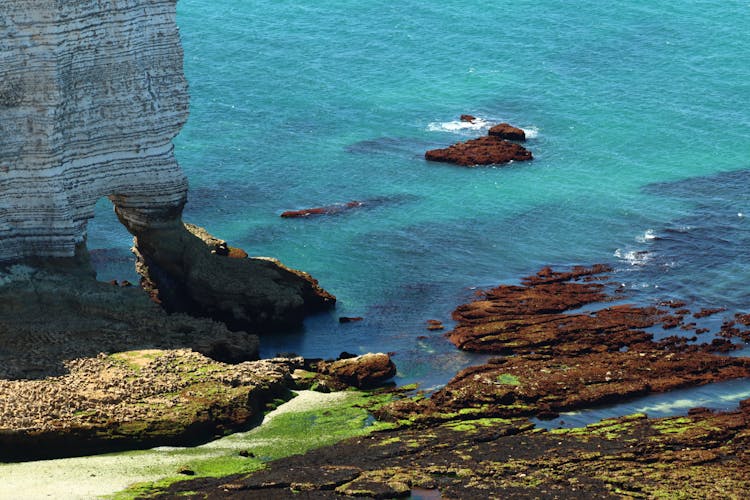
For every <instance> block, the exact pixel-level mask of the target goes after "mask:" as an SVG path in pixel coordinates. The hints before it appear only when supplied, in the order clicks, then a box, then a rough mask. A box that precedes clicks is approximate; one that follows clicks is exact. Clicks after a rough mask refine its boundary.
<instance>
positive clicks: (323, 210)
mask: <svg viewBox="0 0 750 500" xmlns="http://www.w3.org/2000/svg"><path fill="white" fill-rule="evenodd" d="M362 205H364V203H362V202H361V201H350V202H348V203H341V204H337V205H329V206H327V207H316V208H304V209H302V210H287V211H286V212H283V213H282V214H281V216H282V217H284V218H299V217H309V216H311V215H333V214H337V213H340V212H343V211H344V210H348V209H351V208H357V207H361V206H362Z"/></svg>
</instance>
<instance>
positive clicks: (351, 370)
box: [317, 353, 396, 388]
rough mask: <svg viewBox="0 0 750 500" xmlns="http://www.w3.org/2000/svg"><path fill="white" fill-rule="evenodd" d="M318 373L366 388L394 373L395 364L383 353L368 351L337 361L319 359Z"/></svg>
mask: <svg viewBox="0 0 750 500" xmlns="http://www.w3.org/2000/svg"><path fill="white" fill-rule="evenodd" d="M317 371H318V373H322V374H323V375H329V376H331V377H334V378H336V379H338V380H340V381H341V382H343V383H345V384H346V385H350V386H353V387H359V388H366V387H375V386H377V385H380V384H382V383H383V382H385V381H387V380H388V379H391V378H393V376H395V375H396V365H394V364H393V361H391V358H390V356H388V355H387V354H384V353H376V354H373V353H368V354H363V355H362V356H357V357H354V358H345V359H339V360H337V361H320V362H319V363H318V364H317Z"/></svg>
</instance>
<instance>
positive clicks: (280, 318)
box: [134, 223, 336, 332]
mask: <svg viewBox="0 0 750 500" xmlns="http://www.w3.org/2000/svg"><path fill="white" fill-rule="evenodd" d="M135 242H136V243H135V247H134V252H135V253H136V256H137V258H138V262H137V264H136V269H137V270H138V272H139V273H140V274H141V276H142V277H143V280H142V286H143V287H144V288H145V289H146V290H147V291H148V292H149V293H150V294H151V295H152V297H154V298H156V299H157V300H158V301H159V302H160V303H161V304H162V305H163V306H164V307H165V308H166V309H167V310H168V311H171V312H174V311H176V312H185V313H189V314H192V315H196V316H206V317H210V318H213V319H215V320H218V321H222V322H224V323H225V324H227V325H228V326H229V327H230V328H231V329H234V330H246V331H251V332H256V331H261V332H262V331H268V330H272V329H275V328H284V327H292V326H297V325H299V324H300V323H301V322H302V320H303V319H304V317H305V316H306V315H308V314H312V313H315V312H320V311H323V310H326V309H329V308H331V307H333V306H334V305H335V303H336V298H335V297H334V296H333V295H331V294H329V293H328V292H326V291H325V290H323V289H322V288H321V287H320V286H319V285H318V282H317V281H316V280H315V279H314V278H312V277H311V276H310V275H309V274H307V273H304V272H302V271H297V270H295V269H291V268H288V267H286V266H284V265H283V264H281V263H280V262H279V261H278V260H275V259H270V258H258V257H257V258H245V259H241V258H231V257H230V255H221V254H220V253H218V252H217V251H216V249H217V246H220V245H222V244H223V243H224V242H223V241H222V240H219V239H217V238H214V237H213V236H211V235H210V234H209V233H208V232H206V231H205V230H203V229H202V228H200V227H198V226H194V225H191V224H185V225H183V224H182V223H179V224H174V225H173V226H172V227H169V228H159V229H154V230H148V231H142V232H140V233H138V235H137V236H136V238H135Z"/></svg>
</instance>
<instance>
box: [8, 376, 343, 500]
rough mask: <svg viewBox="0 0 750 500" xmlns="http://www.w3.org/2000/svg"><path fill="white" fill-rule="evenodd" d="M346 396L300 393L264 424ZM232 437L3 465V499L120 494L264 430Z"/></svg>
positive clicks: (245, 443)
mask: <svg viewBox="0 0 750 500" xmlns="http://www.w3.org/2000/svg"><path fill="white" fill-rule="evenodd" d="M349 396H350V394H348V393H346V392H334V393H330V394H321V393H318V392H314V391H300V392H299V395H298V396H297V397H295V398H294V399H292V400H290V401H288V402H286V403H284V404H282V405H281V406H279V407H278V408H277V409H276V410H274V411H273V412H271V413H269V414H268V415H266V417H265V419H264V420H263V424H265V423H267V422H268V421H269V420H271V419H273V418H274V417H276V416H278V415H281V414H284V413H289V412H301V411H308V410H315V409H319V408H325V407H327V406H329V405H331V404H333V403H337V402H339V401H341V400H343V399H346V398H347V397H349ZM263 424H261V426H260V427H257V428H255V429H253V430H250V431H248V432H243V433H238V434H232V435H230V436H227V437H224V438H221V439H217V440H216V441H212V442H210V443H206V444H204V445H202V446H198V447H196V448H174V447H161V448H154V449H151V450H144V451H133V452H125V453H114V454H109V455H97V456H91V457H79V458H65V459H59V460H41V461H36V462H23V463H16V464H0V478H2V479H1V480H0V481H1V482H0V499H3V500H5V499H8V500H11V499H13V500H35V499H48V498H55V499H59V498H65V499H71V500H77V499H91V498H97V497H102V496H104V495H110V494H112V493H116V492H118V491H121V490H123V489H125V488H126V487H128V486H129V485H131V484H133V483H136V482H142V481H155V480H157V479H160V478H162V477H165V476H169V475H173V474H174V473H175V471H176V470H177V468H179V467H180V466H181V465H182V464H183V463H185V462H186V461H188V460H195V459H200V458H211V457H215V456H220V455H222V454H223V451H225V450H230V451H233V450H237V449H245V448H249V447H252V446H253V444H260V443H256V441H255V439H254V435H255V434H257V433H258V431H259V430H260V429H261V428H262V426H263Z"/></svg>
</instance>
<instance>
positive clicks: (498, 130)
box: [488, 123, 526, 141]
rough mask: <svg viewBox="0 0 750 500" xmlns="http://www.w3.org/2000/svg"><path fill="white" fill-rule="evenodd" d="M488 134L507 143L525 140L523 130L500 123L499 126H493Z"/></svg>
mask: <svg viewBox="0 0 750 500" xmlns="http://www.w3.org/2000/svg"><path fill="white" fill-rule="evenodd" d="M488 134H489V135H491V136H495V137H499V138H501V139H507V140H509V141H525V140H526V132H524V131H523V129H520V128H518V127H514V126H513V125H511V124H510V123H500V124H499V125H495V126H494V127H492V128H491V129H490V130H489V132H488Z"/></svg>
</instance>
